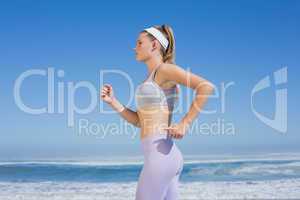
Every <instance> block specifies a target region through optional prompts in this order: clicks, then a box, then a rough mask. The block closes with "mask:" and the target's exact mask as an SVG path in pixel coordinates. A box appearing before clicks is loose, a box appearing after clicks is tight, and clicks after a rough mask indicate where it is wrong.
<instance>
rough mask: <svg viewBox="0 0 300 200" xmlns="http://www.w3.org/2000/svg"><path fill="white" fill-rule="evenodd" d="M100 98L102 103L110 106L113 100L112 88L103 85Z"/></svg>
mask: <svg viewBox="0 0 300 200" xmlns="http://www.w3.org/2000/svg"><path fill="white" fill-rule="evenodd" d="M100 96H101V99H102V100H103V101H105V102H106V103H108V104H111V103H112V102H113V100H114V99H115V97H114V91H113V88H112V86H111V85H109V84H105V85H104V86H103V88H102V90H101V95H100Z"/></svg>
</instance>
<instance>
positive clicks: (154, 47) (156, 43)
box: [152, 40, 159, 51]
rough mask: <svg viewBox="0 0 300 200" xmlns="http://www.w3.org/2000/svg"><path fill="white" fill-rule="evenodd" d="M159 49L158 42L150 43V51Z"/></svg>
mask: <svg viewBox="0 0 300 200" xmlns="http://www.w3.org/2000/svg"><path fill="white" fill-rule="evenodd" d="M158 48H159V42H158V41H157V40H153V41H152V51H154V50H155V49H158Z"/></svg>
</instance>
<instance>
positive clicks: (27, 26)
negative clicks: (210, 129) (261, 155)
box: [0, 0, 300, 159]
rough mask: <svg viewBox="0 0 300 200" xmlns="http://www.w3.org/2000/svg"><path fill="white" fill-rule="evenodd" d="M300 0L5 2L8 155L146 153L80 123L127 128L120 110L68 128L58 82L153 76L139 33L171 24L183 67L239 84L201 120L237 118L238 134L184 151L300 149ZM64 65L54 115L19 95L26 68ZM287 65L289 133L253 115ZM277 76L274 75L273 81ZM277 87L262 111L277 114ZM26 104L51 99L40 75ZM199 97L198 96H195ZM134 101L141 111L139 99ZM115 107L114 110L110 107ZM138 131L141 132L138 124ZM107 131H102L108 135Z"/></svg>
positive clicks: (188, 142)
mask: <svg viewBox="0 0 300 200" xmlns="http://www.w3.org/2000/svg"><path fill="white" fill-rule="evenodd" d="M299 9H300V2H299V1H296V0H294V1H293V0H281V1H280V0H266V1H258V0H255V1H184V2H183V1H144V2H143V1H130V2H125V1H119V2H118V1H106V2H102V1H89V2H87V1H7V2H2V3H1V7H0V27H1V31H0V44H1V45H0V58H1V59H0V66H1V67H0V69H1V79H0V99H1V105H0V107H1V111H2V117H1V126H0V159H11V158H14V159H27V158H59V157H101V156H105V155H141V149H140V143H139V139H138V137H136V138H135V139H130V137H129V136H128V135H124V134H123V135H112V134H111V135H110V134H108V135H107V136H106V137H104V138H103V139H101V138H99V137H95V136H93V135H90V136H79V135H78V130H76V126H77V125H78V123H79V121H80V119H88V120H89V122H90V123H91V124H93V123H94V124H98V125H100V124H101V125H103V126H105V125H108V124H114V123H115V124H120V121H119V120H120V119H119V117H118V115H117V114H104V113H101V112H100V110H99V109H100V103H101V102H100V100H97V101H98V102H97V107H96V108H95V109H93V111H92V112H91V113H88V114H82V115H80V114H76V115H75V119H74V120H75V126H74V127H71V128H70V127H68V126H67V112H65V113H63V114H60V113H58V112H57V91H58V89H57V85H58V83H59V82H60V83H62V84H64V87H65V93H64V97H65V100H64V103H65V106H67V100H68V97H67V92H68V90H67V84H68V83H70V82H72V83H74V84H76V83H78V82H80V81H88V82H89V83H91V84H92V85H93V86H94V87H95V88H97V89H98V88H100V82H101V81H102V80H100V71H103V70H111V69H114V70H121V71H123V72H124V73H126V74H128V75H129V76H130V77H131V79H132V80H133V83H134V86H135V87H136V86H137V85H138V84H139V83H140V82H141V81H143V80H144V79H145V77H146V76H147V69H146V66H145V65H144V64H143V63H138V62H137V61H136V60H135V57H134V52H133V51H132V48H133V47H134V45H135V40H136V38H137V35H138V33H139V32H140V31H141V30H142V29H143V28H146V27H149V26H151V25H157V24H163V23H166V24H169V25H171V26H172V27H173V30H174V33H175V37H176V56H177V57H176V63H177V64H178V65H179V66H181V67H183V68H185V69H190V70H191V71H192V72H193V73H196V74H198V75H200V76H203V77H204V78H206V79H208V80H210V81H211V82H213V83H214V84H215V85H216V87H217V88H218V90H220V88H221V84H222V83H225V84H228V83H230V82H234V85H232V86H231V87H230V88H229V89H228V90H227V92H226V96H225V108H226V110H225V112H221V106H220V104H221V99H220V98H216V99H210V100H209V102H208V104H207V105H206V106H205V108H206V109H216V111H217V112H216V113H215V114H209V115H208V114H200V115H199V117H198V118H197V121H198V122H199V123H208V124H212V123H214V122H216V121H217V119H222V120H223V121H224V125H226V124H233V125H234V128H235V134H234V135H203V134H202V135H201V134H200V135H197V134H194V135H192V134H191V135H187V136H186V137H185V138H184V139H183V140H180V141H177V144H178V145H179V146H180V148H181V150H182V152H183V153H184V154H196V155H203V154H221V153H233V154H239V153H245V152H247V153H257V152H291V151H299V150H300V149H299V142H300V135H299V128H298V126H297V122H298V121H297V119H299V111H298V110H299V109H298V107H299V106H298V104H297V103H298V102H299V92H298V88H297V86H298V85H299V80H298V79H297V78H298V77H297V76H298V75H299V72H300V69H299V62H300V61H299V52H300V45H299V44H300V39H299V35H300V28H299V27H300V26H299V25H300V24H299V18H300V13H299ZM49 67H51V68H54V70H55V72H57V71H58V70H63V71H64V76H63V77H57V76H56V77H55V96H56V97H55V98H56V99H55V113H54V114H40V115H31V114H28V113H25V112H23V111H22V110H20V108H19V107H18V106H17V105H16V103H15V100H14V96H13V95H14V93H13V92H14V86H15V81H16V80H17V78H18V77H19V76H20V75H21V74H22V73H23V72H25V71H26V70H30V69H40V70H47V69H48V68H49ZM283 67H288V83H287V84H285V85H283V86H280V88H287V89H288V106H287V109H288V130H287V132H286V133H284V134H283V133H280V132H278V131H276V130H274V129H272V128H271V127H269V126H267V125H265V124H264V123H262V122H261V121H260V120H259V119H258V118H257V117H256V116H255V115H254V113H253V112H252V111H251V104H250V95H251V90H252V88H253V87H254V86H255V84H256V83H257V82H258V81H260V80H261V79H262V78H264V77H265V76H267V75H270V77H271V76H272V74H273V72H275V71H277V70H279V69H281V68H283ZM103 81H104V82H106V83H111V84H112V85H113V87H114V89H115V93H116V96H117V97H118V98H119V99H120V101H121V102H124V103H126V102H127V101H128V99H129V87H128V86H129V85H128V82H127V80H126V79H125V78H124V77H121V76H118V75H116V74H110V75H107V76H105V77H104V79H103ZM271 81H273V79H272V78H271ZM276 89H278V87H277V86H275V85H274V84H271V87H269V88H268V89H266V90H264V92H261V93H259V94H258V95H257V96H255V108H256V110H258V111H259V112H260V113H264V115H266V116H268V117H269V118H272V117H273V116H274V112H275V111H274V107H275V90H276ZM187 92H190V91H189V89H185V88H183V87H182V98H181V100H180V103H181V104H180V105H182V108H184V109H183V111H182V112H178V113H175V116H174V122H177V121H179V120H180V118H181V117H182V116H184V113H185V112H186V111H187V108H188V106H189V104H190V103H191V99H187V98H186V93H187ZM21 96H22V100H23V101H24V102H25V103H26V104H28V105H31V106H32V107H35V108H38V107H42V106H46V104H47V79H46V77H42V76H32V77H30V78H28V79H26V81H24V84H23V85H22V89H21ZM189 100H190V101H189ZM75 101H76V105H78V107H81V108H84V107H86V106H87V105H88V104H89V102H90V95H89V93H88V91H87V90H85V89H80V90H78V91H77V92H76V95H75ZM130 107H131V108H132V109H135V104H134V102H131V103H130ZM104 108H105V109H106V110H110V109H109V107H107V106H105V107H104ZM135 131H136V133H138V129H136V130H135ZM99 134H100V135H101V134H103V131H100V132H99Z"/></svg>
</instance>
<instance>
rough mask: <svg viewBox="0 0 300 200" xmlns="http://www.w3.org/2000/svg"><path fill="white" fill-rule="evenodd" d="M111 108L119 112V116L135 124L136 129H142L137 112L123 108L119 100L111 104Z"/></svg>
mask: <svg viewBox="0 0 300 200" xmlns="http://www.w3.org/2000/svg"><path fill="white" fill-rule="evenodd" d="M110 106H111V107H112V108H113V109H114V110H116V111H118V113H119V115H120V116H121V117H122V118H123V119H125V120H126V121H128V122H129V123H131V124H133V125H134V126H136V127H141V126H140V120H139V117H138V115H137V112H135V111H133V110H131V109H129V108H127V107H125V106H123V105H122V104H121V103H120V102H119V101H118V100H117V99H114V100H113V101H112V102H111V103H110Z"/></svg>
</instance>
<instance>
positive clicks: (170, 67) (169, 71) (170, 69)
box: [158, 63, 185, 80]
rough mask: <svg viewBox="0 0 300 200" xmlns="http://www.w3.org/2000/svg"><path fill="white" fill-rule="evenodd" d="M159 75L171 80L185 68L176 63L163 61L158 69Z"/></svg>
mask: <svg viewBox="0 0 300 200" xmlns="http://www.w3.org/2000/svg"><path fill="white" fill-rule="evenodd" d="M158 71H159V74H160V76H161V77H162V78H163V79H164V80H172V79H173V78H174V77H175V76H178V75H180V74H181V73H184V72H185V70H184V69H183V68H182V67H180V66H178V65H176V64H170V63H164V64H162V65H161V66H160V68H159V69H158Z"/></svg>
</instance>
